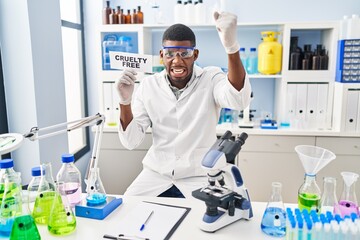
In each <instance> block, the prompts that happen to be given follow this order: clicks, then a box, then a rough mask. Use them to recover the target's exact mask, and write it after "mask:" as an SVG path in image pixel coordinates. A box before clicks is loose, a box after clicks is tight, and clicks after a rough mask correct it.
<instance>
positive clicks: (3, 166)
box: [0, 158, 16, 204]
mask: <svg viewBox="0 0 360 240" xmlns="http://www.w3.org/2000/svg"><path fill="white" fill-rule="evenodd" d="M15 174H16V172H15V170H14V161H13V160H12V159H10V158H9V159H3V160H0V204H1V201H2V198H3V194H4V188H5V183H4V181H3V180H5V178H4V177H5V175H6V176H9V177H10V178H11V177H12V176H13V175H15Z"/></svg>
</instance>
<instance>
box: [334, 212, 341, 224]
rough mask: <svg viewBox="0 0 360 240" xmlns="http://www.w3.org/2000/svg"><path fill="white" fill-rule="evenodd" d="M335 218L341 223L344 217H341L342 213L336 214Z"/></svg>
mask: <svg viewBox="0 0 360 240" xmlns="http://www.w3.org/2000/svg"><path fill="white" fill-rule="evenodd" d="M335 220H336V221H337V222H338V223H340V222H341V221H342V220H343V219H342V218H341V216H340V214H335Z"/></svg>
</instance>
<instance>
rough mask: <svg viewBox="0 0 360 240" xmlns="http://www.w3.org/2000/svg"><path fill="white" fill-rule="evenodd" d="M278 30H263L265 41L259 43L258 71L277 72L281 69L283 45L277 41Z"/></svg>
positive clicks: (264, 72) (265, 72) (263, 72)
mask: <svg viewBox="0 0 360 240" xmlns="http://www.w3.org/2000/svg"><path fill="white" fill-rule="evenodd" d="M278 34H279V33H278V32H272V31H267V32H261V35H262V38H263V42H262V43H260V44H259V47H258V49H259V52H258V71H259V72H260V73H262V74H276V73H279V72H280V71H281V56H282V45H281V44H280V43H279V42H278V41H277V37H276V35H278Z"/></svg>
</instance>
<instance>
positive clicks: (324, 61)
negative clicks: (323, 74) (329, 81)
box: [320, 49, 329, 70]
mask: <svg viewBox="0 0 360 240" xmlns="http://www.w3.org/2000/svg"><path fill="white" fill-rule="evenodd" d="M328 65H329V56H328V54H327V53H326V50H325V49H322V50H321V53H320V70H327V69H328Z"/></svg>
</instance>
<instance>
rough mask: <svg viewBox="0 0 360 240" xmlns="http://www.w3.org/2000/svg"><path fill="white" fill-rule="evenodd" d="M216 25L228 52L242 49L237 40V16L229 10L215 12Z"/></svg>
mask: <svg viewBox="0 0 360 240" xmlns="http://www.w3.org/2000/svg"><path fill="white" fill-rule="evenodd" d="M214 19H215V26H216V29H217V31H218V33H219V37H220V40H221V43H222V45H223V46H224V48H225V51H226V52H227V53H228V54H232V53H236V52H237V51H239V49H240V45H239V43H238V41H237V34H236V29H237V16H236V15H234V14H232V13H228V12H222V13H218V12H214Z"/></svg>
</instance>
